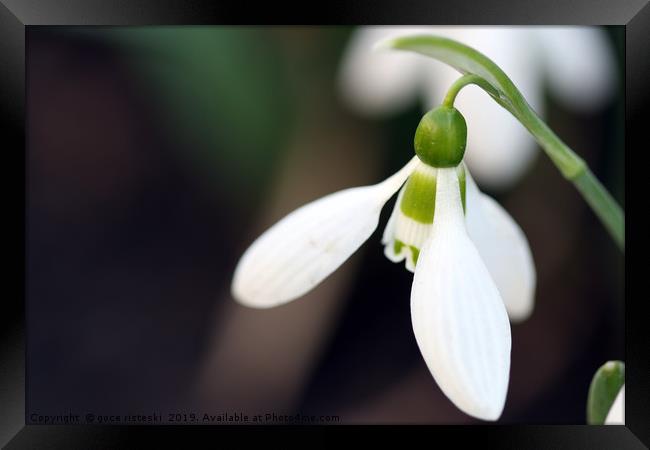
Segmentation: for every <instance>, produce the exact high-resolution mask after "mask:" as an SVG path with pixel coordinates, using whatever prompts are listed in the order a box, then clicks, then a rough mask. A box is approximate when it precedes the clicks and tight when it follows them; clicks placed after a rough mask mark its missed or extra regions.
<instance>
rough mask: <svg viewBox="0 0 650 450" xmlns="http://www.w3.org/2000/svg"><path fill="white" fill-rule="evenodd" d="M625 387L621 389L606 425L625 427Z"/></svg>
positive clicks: (608, 414) (610, 410)
mask: <svg viewBox="0 0 650 450" xmlns="http://www.w3.org/2000/svg"><path fill="white" fill-rule="evenodd" d="M624 403H625V385H623V386H622V387H621V390H620V391H618V395H616V398H615V399H614V403H612V407H611V408H610V409H609V412H608V413H607V418H606V419H605V425H625V407H624Z"/></svg>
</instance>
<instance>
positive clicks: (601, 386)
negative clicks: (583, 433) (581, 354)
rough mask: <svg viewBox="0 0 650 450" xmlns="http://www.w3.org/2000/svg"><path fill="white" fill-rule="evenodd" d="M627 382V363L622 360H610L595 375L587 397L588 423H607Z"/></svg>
mask: <svg viewBox="0 0 650 450" xmlns="http://www.w3.org/2000/svg"><path fill="white" fill-rule="evenodd" d="M623 383H625V364H624V363H623V362H621V361H608V362H606V363H605V364H603V365H602V366H601V367H600V368H599V369H598V370H597V371H596V374H595V375H594V378H593V379H592V380H591V385H590V386H589V397H588V399H587V423H588V424H590V425H602V424H604V423H605V419H606V418H607V413H608V412H609V410H610V408H611V407H612V404H613V403H614V400H615V399H616V396H617V395H618V392H619V391H620V390H621V387H622V386H623Z"/></svg>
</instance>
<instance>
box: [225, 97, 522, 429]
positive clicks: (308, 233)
mask: <svg viewBox="0 0 650 450" xmlns="http://www.w3.org/2000/svg"><path fill="white" fill-rule="evenodd" d="M466 141H467V126H466V123H465V119H464V118H463V116H462V115H461V114H460V112H459V111H458V110H456V109H455V108H453V107H449V106H444V105H443V106H440V107H438V108H435V109H433V110H431V111H429V112H428V113H427V114H425V115H424V117H423V118H422V120H421V121H420V124H419V125H418V128H417V130H416V133H415V139H414V146H415V152H416V156H415V157H413V159H411V161H409V163H408V164H406V166H404V167H403V168H402V169H401V170H400V171H398V172H397V173H396V174H394V175H393V176H391V177H389V178H388V179H386V180H385V181H383V182H381V183H378V184H376V185H372V186H364V187H358V188H351V189H345V190H343V191H339V192H336V193H334V194H330V195H328V196H326V197H323V198H321V199H319V200H316V201H314V202H312V203H309V204H307V205H305V206H303V207H301V208H299V209H297V210H296V211H294V212H292V213H290V214H289V215H288V216H286V217H285V218H284V219H282V220H281V221H279V222H278V223H276V224H275V225H273V226H272V227H271V228H270V229H268V230H267V231H266V232H265V233H263V234H262V235H261V236H260V237H259V238H258V239H257V240H256V241H255V242H254V243H253V244H252V245H251V246H250V247H249V248H248V249H247V250H246V252H245V253H244V255H243V256H242V258H241V260H240V261H239V263H238V265H237V268H236V270H235V275H234V279H233V284H232V293H233V296H234V297H235V298H236V299H237V301H238V302H240V303H241V304H243V305H246V306H250V307H256V308H269V307H273V306H279V305H282V304H284V303H287V302H289V301H291V300H294V299H296V298H298V297H300V296H302V295H303V294H305V293H306V292H308V291H309V290H311V289H313V288H314V287H316V286H317V285H318V284H319V283H320V282H321V281H323V280H324V279H325V278H326V277H327V276H328V275H329V274H331V273H332V272H333V271H334V270H336V269H337V268H338V267H339V266H340V265H341V264H343V262H345V260H347V259H348V258H349V257H350V256H351V255H352V254H353V253H354V252H355V251H356V250H357V249H358V248H359V247H360V246H361V245H362V244H363V242H365V241H366V240H367V239H368V238H369V237H370V235H371V234H372V233H373V231H374V230H375V229H376V227H377V225H378V222H379V215H380V212H381V209H382V207H383V205H384V204H385V203H386V202H387V201H388V199H389V198H390V197H392V196H393V195H394V194H395V192H397V191H398V190H399V189H400V187H402V185H403V187H402V189H401V190H400V193H399V195H398V199H397V202H396V204H395V207H394V210H393V213H392V215H391V217H390V219H389V221H388V224H387V225H386V228H385V231H384V236H383V240H382V241H383V244H384V246H385V247H384V253H385V255H386V256H387V257H388V259H390V260H391V261H393V262H400V261H405V265H406V268H407V269H408V270H410V271H412V272H414V278H413V286H412V290H411V318H412V323H413V331H414V333H415V337H416V341H417V344H418V346H419V348H420V350H421V352H422V356H423V358H424V360H425V362H426V364H427V366H428V368H429V370H430V372H431V374H432V375H433V377H434V379H435V380H436V382H437V383H438V385H439V386H440V388H441V390H442V391H443V392H444V393H445V395H446V396H447V397H448V398H449V399H450V400H451V401H452V402H453V403H454V404H455V405H456V406H457V407H458V408H460V409H461V410H462V411H464V412H465V413H467V414H470V415H472V416H475V417H478V418H481V419H484V420H497V419H498V418H499V417H500V415H501V413H502V411H503V407H504V403H505V398H506V392H507V388H508V380H509V373H510V348H511V341H510V323H509V321H508V315H510V319H511V320H513V321H514V320H522V319H524V318H526V317H527V316H528V315H529V314H530V312H531V310H532V305H533V291H534V285H535V270H534V265H533V262H532V257H531V253H530V248H529V246H528V242H527V241H526V238H525V236H524V235H523V233H522V232H521V229H520V228H519V227H518V226H517V225H516V223H515V222H514V221H513V220H512V218H511V217H510V216H509V215H508V214H507V213H506V212H505V210H504V209H503V208H501V207H500V206H499V205H498V204H497V203H496V202H494V201H493V200H492V199H490V198H489V197H487V196H485V195H484V194H482V193H481V192H480V191H479V190H478V188H477V187H476V185H475V184H474V182H473V180H472V178H471V176H470V174H469V172H468V170H467V168H466V167H465V165H464V163H463V156H464V154H465V148H466Z"/></svg>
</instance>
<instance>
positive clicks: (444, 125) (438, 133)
mask: <svg viewBox="0 0 650 450" xmlns="http://www.w3.org/2000/svg"><path fill="white" fill-rule="evenodd" d="M466 144H467V124H466V123H465V118H464V117H463V116H462V114H461V113H460V112H459V111H458V110H457V109H456V108H453V107H451V108H450V107H447V106H444V105H443V106H438V107H437V108H434V109H432V110H431V111H429V112H428V113H426V114H425V115H424V116H423V117H422V120H420V124H419V125H418V128H417V130H416V131H415V139H414V145H415V153H416V154H417V155H418V157H419V158H420V160H421V161H422V162H424V163H426V164H428V165H430V166H432V167H456V166H457V165H458V164H460V162H461V161H462V160H463V156H464V155H465V145H466Z"/></svg>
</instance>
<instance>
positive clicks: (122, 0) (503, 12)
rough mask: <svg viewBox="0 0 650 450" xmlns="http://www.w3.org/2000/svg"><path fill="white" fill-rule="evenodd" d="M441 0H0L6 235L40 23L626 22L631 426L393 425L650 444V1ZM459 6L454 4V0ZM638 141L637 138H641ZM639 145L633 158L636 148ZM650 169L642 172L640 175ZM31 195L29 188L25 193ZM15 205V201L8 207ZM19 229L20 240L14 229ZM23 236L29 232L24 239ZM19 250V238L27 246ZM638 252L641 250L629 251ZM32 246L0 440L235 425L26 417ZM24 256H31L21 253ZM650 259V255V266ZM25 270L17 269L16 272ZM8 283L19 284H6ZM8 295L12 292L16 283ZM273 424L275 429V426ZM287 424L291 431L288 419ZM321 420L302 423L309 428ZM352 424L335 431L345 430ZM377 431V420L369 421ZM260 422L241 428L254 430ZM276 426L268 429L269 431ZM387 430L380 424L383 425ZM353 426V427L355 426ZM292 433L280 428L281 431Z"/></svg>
mask: <svg viewBox="0 0 650 450" xmlns="http://www.w3.org/2000/svg"><path fill="white" fill-rule="evenodd" d="M441 4H442V2H435V3H434V2H430V1H429V2H400V3H399V4H397V3H396V4H393V5H391V4H389V2H385V1H384V2H377V1H372V0H363V1H359V0H357V1H354V2H345V3H344V2H340V3H338V4H337V2H333V3H329V4H327V5H325V4H319V5H318V8H314V5H313V4H311V3H309V4H307V3H306V4H304V5H303V6H302V7H300V6H296V5H291V6H289V5H279V4H277V3H268V4H266V5H265V6H259V7H256V8H254V9H251V8H246V5H243V4H241V2H240V3H239V4H238V3H237V2H210V1H181V0H175V1H170V0H163V1H155V0H140V1H128V0H112V1H101V0H68V1H65V2H64V1H53V0H51V1H44V0H41V1H35V0H1V1H0V67H1V72H0V73H1V74H2V75H1V77H0V120H1V122H2V128H1V129H2V149H3V150H4V152H3V155H4V156H5V157H6V156H9V162H8V163H7V164H5V166H4V167H5V171H4V172H5V174H8V175H9V176H5V177H3V184H4V188H5V189H4V192H5V193H9V194H10V195H6V196H5V198H9V197H13V198H11V199H10V200H12V202H10V203H6V206H5V214H6V217H11V218H13V221H7V223H8V224H10V225H8V226H9V227H10V228H9V230H8V232H7V233H6V234H5V237H6V240H7V241H11V242H12V243H13V242H22V243H23V244H26V243H25V220H27V219H28V218H26V217H25V201H26V196H25V195H22V196H21V195H16V194H15V192H16V191H19V190H18V188H17V185H20V186H22V187H23V188H24V187H25V173H26V170H25V169H26V164H27V159H26V152H25V137H26V134H25V106H24V105H25V95H26V94H25V34H26V29H27V27H30V26H34V25H156V24H160V25H170V24H179V25H181V24H182V25H185V24H261V23H266V22H269V21H273V22H279V23H283V24H313V23H322V24H330V23H337V24H351V25H352V24H388V23H402V24H403V23H412V24H425V23H428V24H464V25H478V24H481V25H509V24H512V25H623V26H624V27H625V31H626V43H625V49H626V62H625V67H626V89H625V97H626V148H627V149H628V151H626V199H627V202H626V203H627V204H628V205H633V207H632V208H631V209H630V208H628V210H627V216H628V219H627V226H626V234H627V240H628V246H627V252H628V253H627V256H626V283H625V285H626V308H625V311H626V314H625V319H626V336H625V337H626V354H625V363H626V385H627V386H626V393H627V394H626V404H625V411H626V425H625V426H586V425H585V426H499V425H484V426H476V427H467V426H457V427H447V426H435V427H389V428H390V429H392V430H393V431H394V434H395V435H396V436H398V437H399V436H401V435H402V434H404V433H410V432H412V431H413V430H417V431H419V432H422V433H425V434H426V435H427V436H429V438H430V439H436V440H437V439H438V438H439V437H444V438H448V439H452V440H453V441H454V442H455V445H456V446H460V447H463V446H465V444H467V445H470V446H471V445H481V446H487V447H495V448H572V449H573V448H590V449H598V448H603V449H604V448H608V449H609V448H616V449H627V448H644V447H645V446H647V445H650V426H648V424H650V414H649V411H650V408H649V407H648V405H650V398H649V394H648V393H650V384H649V379H650V376H648V375H649V374H650V367H649V365H648V357H647V356H648V348H650V342H649V339H648V327H647V326H646V325H645V323H644V321H645V317H647V315H646V314H644V311H643V310H642V309H643V308H644V303H645V302H646V300H645V299H644V298H643V296H633V295H631V293H632V292H634V290H635V288H636V287H637V286H638V285H640V280H639V276H640V271H641V270H643V267H642V266H640V265H638V266H635V265H632V264H631V263H630V257H635V255H637V254H640V253H642V252H643V249H640V248H639V245H641V244H640V243H637V239H639V238H641V237H642V235H643V234H645V230H646V227H645V226H644V225H645V224H644V222H643V221H644V218H643V217H642V216H643V213H642V212H639V213H636V212H635V207H634V205H635V202H634V201H633V198H632V200H631V199H630V197H629V196H630V195H632V197H634V196H635V195H638V193H637V194H635V193H634V192H635V191H633V189H632V187H631V183H634V182H635V180H640V181H641V182H643V175H642V174H641V173H640V171H641V170H643V167H642V166H643V165H642V164H640V163H639V162H640V157H641V156H639V153H641V152H645V151H646V149H645V145H644V146H641V144H642V143H643V140H641V138H642V136H643V134H642V133H643V131H642V128H643V126H644V125H645V122H644V121H643V119H642V117H643V113H644V112H645V111H647V108H648V106H647V104H648V99H649V93H650V88H649V86H650V83H648V81H647V77H648V75H649V74H650V71H649V70H648V66H650V60H648V58H647V55H648V54H650V39H648V35H649V30H650V6H648V0H619V1H617V2H611V1H606V0H597V1H588V0H574V1H571V2H566V1H559V0H547V1H543V2H542V1H538V2H534V1H530V0H526V1H523V0H519V1H515V0H509V1H505V0H502V1H499V0H491V1H483V2H474V1H472V0H454V1H453V2H448V5H447V6H444V7H443V6H439V5H441ZM449 5H453V6H451V7H450V6H449ZM636 142H638V143H639V145H638V146H635V145H634V143H636ZM633 148H637V149H638V151H639V153H637V155H635V154H633V151H631V149H633ZM635 173H640V176H639V177H637V176H635ZM23 192H24V190H23ZM9 205H10V206H11V208H12V209H13V210H12V211H11V212H10V211H9V209H8V208H9ZM10 236H11V237H10ZM14 236H20V237H22V240H21V239H16V238H15V237H14ZM19 247H20V246H19ZM630 248H632V254H631V255H630V253H629V252H630ZM24 250H25V247H24V245H23V246H22V248H17V255H16V256H15V257H13V258H7V259H6V260H7V261H10V262H11V264H10V268H11V271H7V272H5V276H6V279H5V281H9V282H11V283H12V284H13V285H15V287H16V288H17V289H16V293H15V294H12V295H5V296H3V297H4V298H3V301H2V313H1V314H0V317H2V319H3V325H2V329H1V332H2V338H1V340H2V352H1V353H0V354H1V355H2V356H1V358H2V362H1V367H2V370H1V371H0V385H1V388H0V407H1V409H2V414H0V443H3V444H4V443H7V447H6V448H45V447H47V448H115V447H118V446H120V445H123V444H126V443H127V442H129V440H130V439H132V437H133V434H134V433H135V434H137V436H138V437H139V438H144V439H146V440H147V442H149V443H153V442H154V441H155V440H157V439H160V437H161V436H163V439H164V440H168V439H169V438H170V437H171V435H172V430H173V433H174V435H175V434H176V433H178V434H180V435H181V439H186V438H188V437H194V436H196V435H199V436H200V437H203V438H208V439H213V438H214V437H213V436H214V435H213V434H212V433H214V432H215V431H216V432H221V431H223V430H225V429H231V430H232V429H233V428H232V427H218V431H217V430H215V429H214V428H215V427H212V426H201V427H180V428H179V427H169V426H157V427H145V426H142V427H141V426H131V427H117V426H103V427H102V426H91V427H82V426H45V425H27V426H26V425H25V401H24V393H25V374H24V365H25V355H24V352H25V326H26V320H25V319H26V318H25V312H24V311H25V304H24V301H25V300H24V299H25V289H26V283H25V275H24V268H25V256H24V255H25V252H24ZM21 255H22V257H21ZM645 265H646V266H647V263H645ZM12 271H15V272H16V273H13V272H12ZM7 286H9V283H7ZM5 292H9V289H8V288H7V289H6V290H5ZM273 428H274V429H275V428H276V427H273ZM281 428H282V429H283V430H286V427H281ZM313 428H318V429H319V430H322V428H323V427H300V431H311V430H312V429H313ZM341 428H344V429H345V430H346V432H350V430H351V428H354V430H356V429H357V427H331V428H330V427H328V429H333V430H334V433H338V432H340V431H341ZM360 428H362V429H368V428H369V427H360ZM250 429H251V428H249V427H244V428H241V427H240V428H236V429H235V432H237V434H238V435H239V436H244V435H246V434H247V433H248V431H250ZM269 429H270V428H265V430H269ZM372 429H373V430H377V428H376V427H372ZM354 430H352V432H354ZM278 432H283V431H282V430H280V431H277V430H275V431H273V432H272V433H278Z"/></svg>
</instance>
